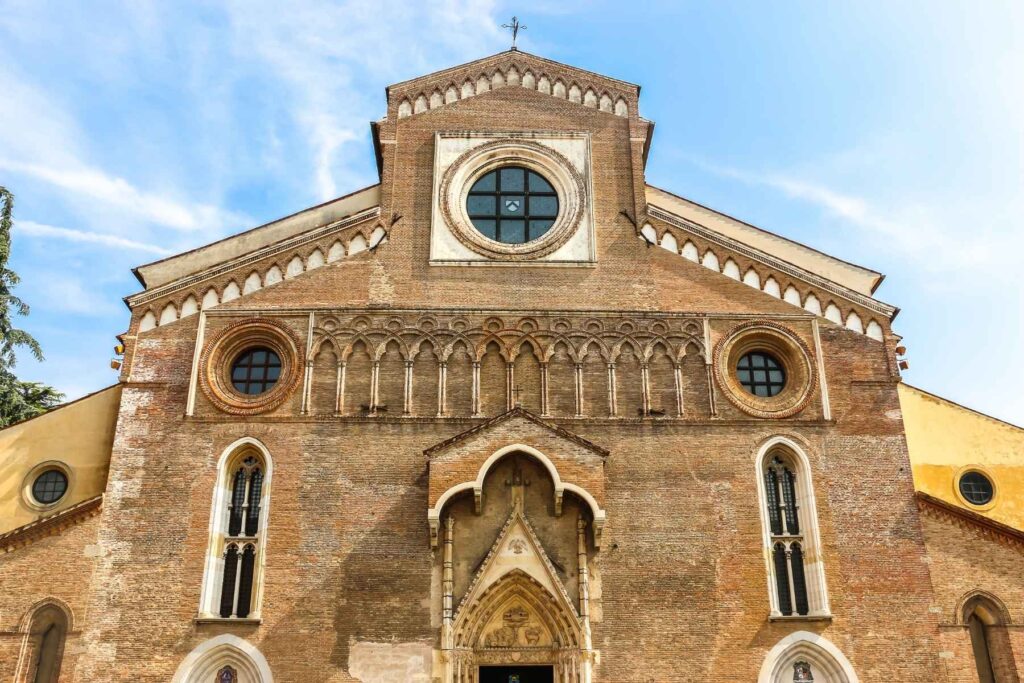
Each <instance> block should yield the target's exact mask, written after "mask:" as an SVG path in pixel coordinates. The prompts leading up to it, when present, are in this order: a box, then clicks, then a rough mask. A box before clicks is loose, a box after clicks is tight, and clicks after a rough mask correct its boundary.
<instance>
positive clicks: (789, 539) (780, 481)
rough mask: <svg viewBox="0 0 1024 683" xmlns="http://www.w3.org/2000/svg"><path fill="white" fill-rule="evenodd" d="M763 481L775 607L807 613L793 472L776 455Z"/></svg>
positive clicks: (786, 614)
mask: <svg viewBox="0 0 1024 683" xmlns="http://www.w3.org/2000/svg"><path fill="white" fill-rule="evenodd" d="M764 481H765V500H766V503H767V507H768V509H767V510H766V513H767V515H768V526H769V529H770V532H771V543H772V568H773V570H774V573H775V587H776V592H777V594H778V600H779V604H778V611H779V613H780V614H783V615H785V616H792V615H794V614H799V615H807V614H809V613H810V604H809V601H808V596H807V580H806V576H805V571H804V551H803V544H804V538H803V536H802V535H801V532H800V514H799V504H798V502H797V485H796V473H795V472H794V471H793V469H792V468H791V467H790V466H789V465H788V464H787V463H786V462H784V461H783V460H782V459H781V458H779V457H778V456H775V457H773V458H771V460H770V462H769V463H768V466H767V467H766V468H765V472H764Z"/></svg>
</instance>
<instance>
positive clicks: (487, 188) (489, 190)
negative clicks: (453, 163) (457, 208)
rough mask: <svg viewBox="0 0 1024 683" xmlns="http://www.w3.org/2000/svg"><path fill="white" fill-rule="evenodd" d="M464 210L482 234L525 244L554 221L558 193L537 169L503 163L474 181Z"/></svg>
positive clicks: (511, 242) (543, 233) (502, 241)
mask: <svg viewBox="0 0 1024 683" xmlns="http://www.w3.org/2000/svg"><path fill="white" fill-rule="evenodd" d="M466 213H467V214H468V215H469V220H470V221H471V222H472V223H473V227H475V228H476V229H477V230H479V231H480V233H481V234H482V235H484V236H485V237H487V238H489V239H492V240H494V241H496V242H501V243H502V244H525V243H527V242H532V241H534V240H536V239H540V238H541V237H543V236H544V235H545V234H546V233H547V232H548V231H549V230H550V229H551V227H552V226H553V225H554V224H555V219H556V218H557V217H558V193H557V192H555V188H554V187H553V186H552V185H551V183H549V182H548V181H547V180H546V179H545V178H544V177H543V176H542V175H540V174H539V173H537V172H536V171H531V170H529V169H526V168H523V167H522V166H504V167H502V168H498V169H495V170H493V171H490V172H489V173H485V174H484V175H482V176H480V178H478V179H477V181H476V182H475V183H473V186H472V187H471V188H470V190H469V195H468V196H467V197H466Z"/></svg>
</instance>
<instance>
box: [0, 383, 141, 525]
mask: <svg viewBox="0 0 1024 683" xmlns="http://www.w3.org/2000/svg"><path fill="white" fill-rule="evenodd" d="M120 403H121V386H120V385H119V384H115V385H114V386H112V387H108V388H106V389H103V390H101V391H98V392H96V393H95V394H90V395H89V396H86V397H85V398H82V399H79V400H77V401H74V402H72V403H68V404H67V405H64V406H61V407H60V408H57V409H55V410H51V411H50V412H48V413H44V414H43V415H40V416H39V417H37V418H34V419H31V420H27V421H25V422H20V423H18V424H16V425H12V426H10V427H8V428H7V429H3V430H0V534H2V533H4V532H7V531H10V530H11V529H15V528H17V527H19V526H22V525H24V524H28V523H29V522H31V521H34V520H36V519H38V518H40V517H43V516H48V515H52V514H54V513H55V512H59V511H61V510H63V509H65V508H67V507H70V506H72V505H74V504H75V503H80V502H82V501H83V500H86V499H88V498H92V497H93V496H95V495H97V494H100V493H103V490H104V489H105V488H106V485H107V468H108V467H109V465H110V449H111V446H112V445H113V442H114V427H115V425H116V424H117V412H118V407H119V406H120ZM50 460H57V461H60V462H63V463H65V464H66V465H67V466H68V468H69V469H70V470H71V477H70V482H69V488H68V492H67V493H66V494H65V495H64V497H63V498H62V499H61V500H60V501H59V502H58V503H57V504H56V505H55V506H53V507H51V508H47V509H45V510H39V509H35V508H33V507H32V506H31V505H30V504H29V503H28V502H27V501H26V500H25V497H24V495H23V489H24V486H25V484H26V477H27V476H28V474H29V473H30V472H31V470H32V468H33V467H35V466H36V465H38V464H40V463H43V462H46V461H50Z"/></svg>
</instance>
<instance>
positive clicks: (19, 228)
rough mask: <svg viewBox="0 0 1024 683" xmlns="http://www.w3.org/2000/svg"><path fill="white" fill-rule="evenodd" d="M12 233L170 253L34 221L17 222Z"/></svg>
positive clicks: (116, 238)
mask: <svg viewBox="0 0 1024 683" xmlns="http://www.w3.org/2000/svg"><path fill="white" fill-rule="evenodd" d="M14 231H15V232H16V233H21V234H24V235H30V236H33V237H54V238H57V239H61V240H66V241H69V242H81V243H86V244H101V245H104V246H108V247H116V248H118V249H134V250H136V251H145V252H149V253H151V254H159V255H164V256H166V255H167V254H170V253H171V250H170V249H165V248H164V247H160V246H157V245H155V244H147V243H145V242H138V241H136V240H130V239H126V238H124V237H118V236H117V235H108V234H105V233H100V232H90V231H88V230H74V229H71V228H59V227H57V226H54V225H45V224H43V223H36V222H34V221H26V220H19V221H17V222H15V224H14Z"/></svg>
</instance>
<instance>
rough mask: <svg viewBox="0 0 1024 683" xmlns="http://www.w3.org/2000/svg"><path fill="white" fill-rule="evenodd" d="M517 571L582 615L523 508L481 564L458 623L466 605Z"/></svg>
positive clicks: (515, 512) (457, 613) (461, 605)
mask: <svg viewBox="0 0 1024 683" xmlns="http://www.w3.org/2000/svg"><path fill="white" fill-rule="evenodd" d="M513 571H521V572H523V573H525V574H527V575H528V576H530V578H532V579H533V580H534V581H536V582H537V583H539V584H540V585H541V586H543V587H544V588H545V589H546V590H547V591H548V592H549V593H551V594H552V595H554V596H556V597H558V598H560V601H561V602H562V603H563V607H564V609H566V610H568V611H569V612H570V613H571V614H573V616H576V617H577V618H578V617H579V614H578V612H577V610H576V606H575V605H574V604H573V602H572V599H571V598H570V597H569V593H568V592H567V591H566V589H565V586H564V585H563V584H562V581H561V579H559V578H558V573H557V572H556V570H555V566H554V565H553V564H552V563H551V559H550V558H549V557H548V554H547V552H546V551H545V550H544V547H543V546H542V545H541V542H540V539H539V538H538V537H537V532H536V531H534V529H533V525H531V524H530V522H529V520H528V519H527V518H526V513H525V512H523V511H522V510H521V509H519V508H516V509H514V510H512V514H511V515H509V518H508V519H507V520H506V521H505V525H504V526H502V528H501V531H499V532H498V536H497V538H495V539H494V543H493V544H492V545H491V549H490V550H489V551H488V552H487V555H486V556H484V560H483V562H481V563H480V569H478V570H477V572H476V575H475V576H474V577H473V580H472V582H470V584H469V588H467V589H466V594H465V595H464V596H463V598H462V600H461V601H460V602H459V606H458V608H457V609H456V610H455V617H456V623H457V621H458V618H459V616H460V615H461V614H462V612H463V608H464V607H465V606H466V605H469V604H471V603H472V602H473V601H474V600H476V599H478V598H479V597H480V596H481V595H483V594H484V593H486V592H487V589H488V588H490V587H491V586H493V585H494V584H495V583H497V582H498V581H500V580H501V579H502V578H503V577H504V576H505V575H507V574H509V573H510V572H513Z"/></svg>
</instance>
